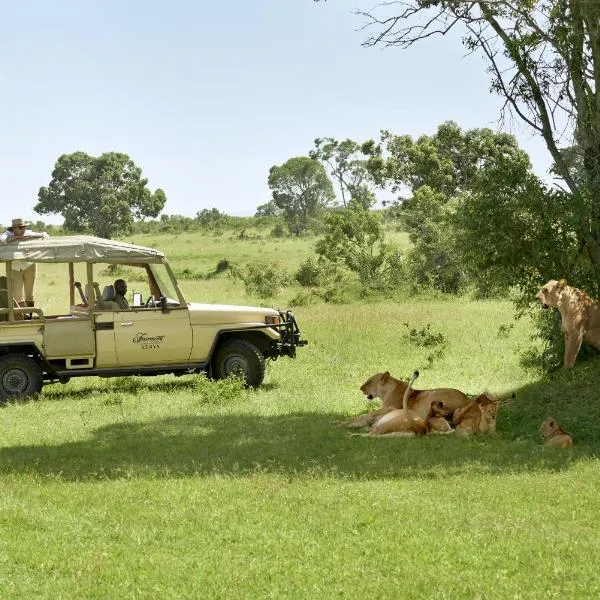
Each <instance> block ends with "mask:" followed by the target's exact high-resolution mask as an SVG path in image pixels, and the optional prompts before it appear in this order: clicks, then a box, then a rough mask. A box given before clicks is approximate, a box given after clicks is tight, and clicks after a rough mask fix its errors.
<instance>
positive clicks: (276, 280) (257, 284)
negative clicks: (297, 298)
mask: <svg viewBox="0 0 600 600" xmlns="http://www.w3.org/2000/svg"><path fill="white" fill-rule="evenodd" d="M229 272H230V274H231V276H232V277H233V278H234V279H241V280H242V281H243V282H244V286H245V287H246V292H247V293H248V294H254V295H256V296H258V297H259V298H271V297H273V296H277V295H279V294H281V292H283V289H284V288H285V286H286V285H288V284H289V283H290V276H289V274H288V273H287V271H286V270H285V269H284V268H283V267H282V266H281V265H278V264H274V263H272V262H257V263H253V264H250V265H248V266H247V267H246V268H245V269H242V268H240V267H237V266H235V265H232V266H231V267H230V271H229Z"/></svg>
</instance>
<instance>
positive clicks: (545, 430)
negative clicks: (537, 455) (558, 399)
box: [540, 417, 560, 439]
mask: <svg viewBox="0 0 600 600" xmlns="http://www.w3.org/2000/svg"><path fill="white" fill-rule="evenodd" d="M559 429H560V425H559V424H558V423H557V422H556V420H555V419H553V418H552V417H548V418H547V419H546V420H545V421H544V422H543V423H542V424H541V426H540V436H541V437H543V438H544V439H548V438H549V437H552V436H553V435H554V434H555V433H556V432H557V431H558V430H559Z"/></svg>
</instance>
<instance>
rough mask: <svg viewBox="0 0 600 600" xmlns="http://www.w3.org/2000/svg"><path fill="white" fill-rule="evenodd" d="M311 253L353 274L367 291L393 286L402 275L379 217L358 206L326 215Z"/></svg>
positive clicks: (394, 250)
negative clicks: (322, 233)
mask: <svg viewBox="0 0 600 600" xmlns="http://www.w3.org/2000/svg"><path fill="white" fill-rule="evenodd" d="M315 250H316V252H317V254H318V255H319V256H320V257H321V259H322V260H326V261H328V262H330V263H331V264H332V265H335V266H344V267H345V268H346V269H348V270H349V271H351V272H353V273H356V275H358V278H359V280H360V282H361V283H362V284H363V285H365V286H367V287H373V288H381V287H386V286H389V285H391V284H394V283H397V280H398V278H399V273H400V272H401V271H402V268H401V262H400V251H399V250H397V249H396V248H394V247H393V246H391V245H390V244H387V243H386V242H385V235H384V232H383V227H382V225H381V217H380V216H379V214H378V213H376V212H373V211H369V210H366V209H365V208H364V207H363V206H362V205H361V204H360V203H358V202H356V203H355V202H351V203H350V205H349V206H348V207H347V208H343V209H339V210H335V211H332V212H330V213H328V214H327V216H326V218H325V235H324V236H323V237H322V238H321V239H319V241H318V242H317V244H316V248H315Z"/></svg>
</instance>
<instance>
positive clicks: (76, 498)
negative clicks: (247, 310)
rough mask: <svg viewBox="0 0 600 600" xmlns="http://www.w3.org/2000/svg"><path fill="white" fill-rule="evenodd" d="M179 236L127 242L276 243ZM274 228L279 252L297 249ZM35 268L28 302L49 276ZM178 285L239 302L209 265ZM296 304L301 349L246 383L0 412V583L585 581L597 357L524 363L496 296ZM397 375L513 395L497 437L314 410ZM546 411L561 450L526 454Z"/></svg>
mask: <svg viewBox="0 0 600 600" xmlns="http://www.w3.org/2000/svg"><path fill="white" fill-rule="evenodd" d="M188 238H189V240H190V241H188ZM188 238H185V237H184V236H180V237H179V238H177V239H170V238H166V237H165V239H164V240H162V239H161V240H157V242H158V243H154V242H151V240H143V239H142V236H139V239H138V238H136V240H135V241H136V242H137V243H145V244H147V245H156V246H158V247H160V248H162V249H163V250H165V251H166V253H167V255H168V256H169V257H170V258H172V259H173V260H172V262H173V266H174V268H176V269H183V268H186V267H187V268H192V267H194V268H197V269H198V270H199V271H205V270H208V269H210V268H214V265H215V264H216V262H217V261H216V259H217V257H218V258H219V259H220V258H222V257H223V256H227V257H228V258H229V257H232V258H234V259H237V260H242V258H243V257H242V254H243V253H244V252H246V253H247V254H248V260H256V259H257V258H258V256H259V255H260V257H261V258H264V256H267V255H269V256H274V257H275V256H277V255H278V253H279V251H277V252H276V251H275V250H274V245H275V244H276V243H277V242H275V241H274V240H273V241H270V240H268V239H265V240H264V246H261V245H258V244H257V245H252V244H248V245H247V246H245V247H244V246H242V245H241V242H240V244H239V245H238V244H237V242H234V241H233V240H229V239H227V237H226V236H222V237H221V238H217V240H219V239H220V243H217V241H215V242H214V245H213V250H214V252H213V255H212V256H211V258H210V259H207V258H206V254H205V250H206V246H207V243H208V242H207V240H206V238H205V237H202V236H200V235H198V236H197V237H196V236H195V234H191V235H189V236H188ZM288 242H289V243H290V245H295V246H294V247H295V252H294V253H292V252H291V251H290V253H289V256H288V259H287V260H289V261H290V263H289V265H290V267H292V266H293V265H294V264H299V263H300V262H301V260H302V259H303V258H304V257H306V256H308V255H309V254H310V252H311V247H310V241H309V240H291V241H288ZM303 244H304V245H303ZM171 250H172V251H171ZM294 261H295V262H294ZM49 277H55V275H53V274H51V272H50V271H49V270H46V269H40V276H39V278H38V283H39V286H38V288H39V290H38V291H39V293H38V296H39V297H40V298H44V297H50V296H52V295H53V294H55V293H56V292H55V286H60V285H64V282H63V281H62V280H59V279H57V280H56V281H55V283H54V284H53V285H52V284H51V283H50V279H49ZM184 289H185V291H186V295H187V296H188V299H190V300H192V299H193V300H202V301H218V302H226V303H230V302H240V303H254V302H255V300H256V299H255V298H253V297H250V296H247V295H246V293H245V290H244V287H243V285H242V283H241V282H235V281H233V280H231V279H228V278H227V277H226V276H225V275H223V276H218V277H215V278H212V279H190V280H185V281H184ZM295 293H296V292H295V291H294V290H289V291H287V292H285V293H284V294H283V295H282V297H280V298H279V299H276V301H277V303H279V302H281V303H283V304H282V306H283V305H285V303H286V302H287V301H289V299H290V298H292V297H293V295H294V294H295ZM292 308H294V307H292ZM295 308H296V310H295V312H296V316H297V318H298V322H299V325H300V328H301V330H302V332H303V335H304V336H305V337H306V338H307V339H308V340H309V342H310V344H309V345H308V346H307V347H305V348H300V349H299V351H298V357H297V358H296V359H295V360H288V359H283V358H282V359H280V360H278V361H276V362H275V363H272V364H270V365H269V368H268V371H267V377H266V380H265V384H264V386H263V387H261V388H260V389H257V390H246V389H243V388H241V387H240V386H239V384H238V383H237V382H235V381H223V382H210V381H207V380H206V379H205V378H203V377H195V376H184V377H180V378H175V377H170V376H161V377H156V378H138V377H135V378H119V379H106V380H105V379H94V378H82V379H78V380H74V381H72V382H70V383H68V384H67V385H64V386H62V385H60V384H55V385H49V386H46V387H45V388H44V391H43V393H42V395H41V397H40V398H39V399H37V400H35V401H29V402H25V403H15V404H9V405H8V406H6V407H4V408H3V409H1V410H0V427H1V429H0V431H1V432H2V434H1V437H0V484H1V486H2V495H1V497H0V522H1V523H2V536H1V538H0V598H11V599H12V598H73V599H75V598H77V599H80V598H103V599H104V598H119V599H121V598H153V599H154V598H286V599H287V598H315V597H321V598H339V597H342V598H359V597H362V598H399V597H404V598H457V599H458V598H461V599H462V598H486V599H487V598H532V599H533V598H594V597H597V596H598V595H599V593H600V577H599V576H598V571H597V568H596V562H597V559H598V558H599V557H600V549H599V545H600V542H599V541H598V540H599V539H600V536H599V535H598V533H599V529H600V528H599V526H598V524H597V523H598V520H597V514H598V509H599V508H600V501H599V500H598V498H599V493H600V489H599V488H600V483H599V482H600V477H599V475H600V465H599V463H598V459H597V456H598V453H599V452H600V443H599V440H600V414H599V412H600V411H599V405H600V403H599V402H598V392H597V390H598V389H599V388H598V386H599V384H600V376H599V375H598V372H599V369H598V367H599V366H600V362H599V361H598V360H592V361H590V362H587V363H583V364H578V365H577V367H576V368H575V369H574V370H573V371H570V372H562V371H561V372H558V373H555V374H553V375H550V376H547V375H544V376H542V375H541V374H540V373H538V372H536V371H532V370H525V369H523V368H522V367H521V363H520V361H519V356H520V353H521V352H522V351H523V350H524V348H525V347H526V346H527V344H528V336H529V333H530V324H529V323H528V321H527V320H526V319H521V320H519V321H515V320H514V319H513V311H512V307H511V305H510V304H509V303H508V302H504V301H485V302H474V301H470V300H468V299H465V298H459V299H452V300H440V299H427V298H420V299H408V300H405V301H402V302H398V301H394V302H392V301H383V300H381V299H379V300H371V301H364V302H354V303H351V304H342V305H332V304H324V303H316V304H312V305H310V306H302V307H295ZM411 332H413V333H411ZM426 342H427V343H426ZM415 368H419V369H420V370H421V377H420V378H419V384H420V386H421V387H434V386H451V387H458V388H460V389H462V390H464V391H466V392H469V393H478V392H480V391H482V390H484V389H485V390H489V391H491V392H495V393H498V394H501V395H503V396H506V395H509V394H510V393H512V392H516V399H515V401H514V402H513V403H512V404H510V405H508V406H507V407H505V408H503V409H502V410H501V412H500V413H499V417H498V434H497V435H496V436H491V437H482V438H473V439H457V438H454V437H453V436H441V437H435V436H432V437H425V438H420V439H381V440H378V439H365V438H356V437H352V436H351V435H349V434H348V432H347V431H345V430H343V429H340V428H338V427H335V426H334V425H333V422H334V421H336V420H339V419H341V418H344V417H347V416H350V415H354V414H357V413H359V412H362V411H364V410H366V409H367V408H368V403H367V401H366V399H365V397H364V396H363V395H362V394H361V393H360V391H359V386H360V384H361V383H362V381H363V380H364V379H366V378H367V377H368V376H370V375H372V374H373V373H374V372H376V371H382V370H388V369H389V370H390V371H391V372H392V374H394V375H396V376H398V377H406V376H407V375H408V374H409V373H411V372H412V371H413V370H414V369H415ZM549 415H552V416H554V417H556V418H557V419H558V420H559V421H562V422H563V424H564V425H565V427H566V429H567V430H568V431H569V433H571V434H572V436H573V438H574V440H575V446H574V448H572V449H571V450H567V451H548V450H545V449H544V448H543V447H542V445H541V441H540V439H539V438H538V434H537V429H538V427H539V425H540V424H541V422H542V421H543V420H544V419H545V418H546V417H547V416H549Z"/></svg>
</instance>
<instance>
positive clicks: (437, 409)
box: [425, 400, 454, 434]
mask: <svg viewBox="0 0 600 600" xmlns="http://www.w3.org/2000/svg"><path fill="white" fill-rule="evenodd" d="M452 416H453V411H451V410H450V409H448V408H446V405H445V404H444V403H443V402H442V401H441V400H433V401H432V402H431V406H430V408H429V414H428V415H427V418H426V419H425V422H426V423H427V433H429V434H432V433H433V434H445V433H452V432H453V431H454V429H452V426H451V425H450V423H449V422H448V419H449V418H452Z"/></svg>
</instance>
